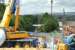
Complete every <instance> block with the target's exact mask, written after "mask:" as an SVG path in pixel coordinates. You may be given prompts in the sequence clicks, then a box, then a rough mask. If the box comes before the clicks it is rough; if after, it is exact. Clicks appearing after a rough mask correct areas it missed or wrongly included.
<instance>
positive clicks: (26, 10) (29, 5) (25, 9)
mask: <svg viewBox="0 0 75 50" xmlns="http://www.w3.org/2000/svg"><path fill="white" fill-rule="evenodd" d="M50 1H51V0H20V8H21V9H20V13H21V14H35V13H43V12H49V13H50V9H51V7H50V6H51V3H50ZM63 8H65V11H66V12H74V11H75V0H53V12H62V9H63Z"/></svg>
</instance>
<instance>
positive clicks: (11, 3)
mask: <svg viewBox="0 0 75 50" xmlns="http://www.w3.org/2000/svg"><path fill="white" fill-rule="evenodd" d="M15 1H16V0H8V4H7V5H6V9H5V13H4V16H3V19H2V21H1V24H0V27H8V26H9V23H10V20H11V17H12V14H13V13H14V12H15V8H16V7H15Z"/></svg>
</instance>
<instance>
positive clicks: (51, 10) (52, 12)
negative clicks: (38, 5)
mask: <svg viewBox="0 0 75 50" xmlns="http://www.w3.org/2000/svg"><path fill="white" fill-rule="evenodd" d="M52 13H53V0H51V16H52Z"/></svg>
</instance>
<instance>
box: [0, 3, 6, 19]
mask: <svg viewBox="0 0 75 50" xmlns="http://www.w3.org/2000/svg"><path fill="white" fill-rule="evenodd" d="M5 7H6V6H5V5H4V4H3V3H0V20H1V19H2V17H3V14H4V11H5Z"/></svg>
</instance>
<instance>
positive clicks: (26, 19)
mask: <svg viewBox="0 0 75 50" xmlns="http://www.w3.org/2000/svg"><path fill="white" fill-rule="evenodd" d="M32 25H33V16H32V15H26V16H21V17H20V25H19V30H21V31H23V30H24V31H33V27H32Z"/></svg>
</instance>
